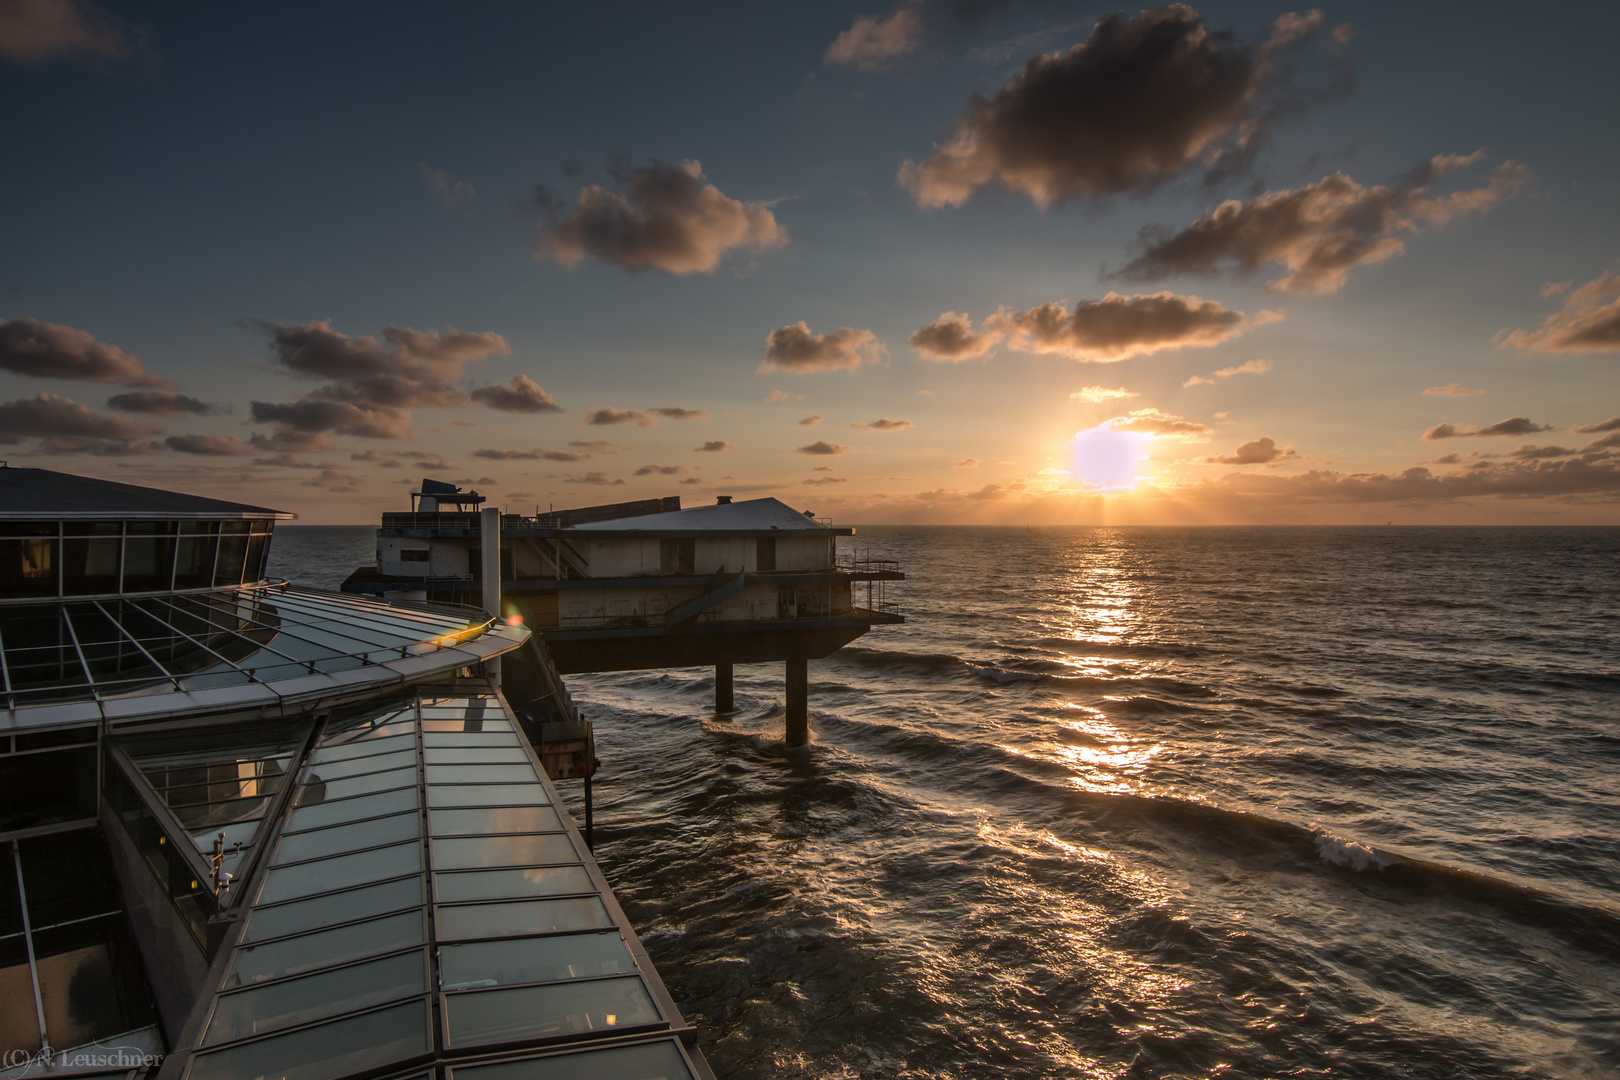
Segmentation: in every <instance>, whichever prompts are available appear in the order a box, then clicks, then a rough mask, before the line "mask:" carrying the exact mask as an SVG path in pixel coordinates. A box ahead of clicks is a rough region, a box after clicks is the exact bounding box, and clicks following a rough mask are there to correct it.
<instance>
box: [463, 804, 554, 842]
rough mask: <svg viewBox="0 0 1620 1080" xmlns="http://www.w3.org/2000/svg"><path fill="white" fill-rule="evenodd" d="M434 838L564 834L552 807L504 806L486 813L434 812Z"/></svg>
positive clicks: (481, 811) (486, 810) (469, 811)
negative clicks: (500, 834) (539, 833)
mask: <svg viewBox="0 0 1620 1080" xmlns="http://www.w3.org/2000/svg"><path fill="white" fill-rule="evenodd" d="M431 823H432V826H433V835H434V836H472V835H482V834H484V833H538V832H561V831H562V827H563V826H562V819H560V818H559V817H558V816H557V811H555V810H553V809H551V807H549V806H502V807H497V808H491V809H485V810H435V811H433V817H432V822H431Z"/></svg>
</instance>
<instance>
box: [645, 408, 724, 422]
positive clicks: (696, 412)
mask: <svg viewBox="0 0 1620 1080" xmlns="http://www.w3.org/2000/svg"><path fill="white" fill-rule="evenodd" d="M647 411H648V412H650V413H657V414H658V415H659V416H662V417H663V418H664V419H666V420H713V419H714V413H712V412H710V411H709V410H708V409H683V408H681V407H680V406H678V405H665V406H663V407H661V408H657V409H648V410H647Z"/></svg>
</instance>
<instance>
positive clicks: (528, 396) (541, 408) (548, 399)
mask: <svg viewBox="0 0 1620 1080" xmlns="http://www.w3.org/2000/svg"><path fill="white" fill-rule="evenodd" d="M467 396H468V397H470V398H472V399H473V400H474V401H476V402H478V403H479V404H480V405H487V406H489V407H490V408H491V409H495V410H497V411H499V412H512V413H542V412H562V408H561V407H560V406H558V404H557V402H556V400H555V399H553V398H552V396H551V395H550V394H548V393H546V392H545V390H544V389H543V388H542V387H541V386H540V384H539V383H537V382H535V381H534V380H533V379H531V378H529V377H528V376H527V375H514V376H512V378H511V379H510V380H509V381H508V382H506V383H505V384H503V385H500V386H480V387H478V388H477V389H476V390H474V391H473V392H472V393H470V394H468V395H467Z"/></svg>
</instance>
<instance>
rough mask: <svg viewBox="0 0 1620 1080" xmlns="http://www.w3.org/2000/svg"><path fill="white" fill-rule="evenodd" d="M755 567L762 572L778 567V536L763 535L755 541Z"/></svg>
mask: <svg viewBox="0 0 1620 1080" xmlns="http://www.w3.org/2000/svg"><path fill="white" fill-rule="evenodd" d="M754 569H755V570H758V571H760V572H761V573H764V572H767V571H771V570H775V569H776V537H774V536H762V537H760V538H759V539H758V540H757V541H755V553H754Z"/></svg>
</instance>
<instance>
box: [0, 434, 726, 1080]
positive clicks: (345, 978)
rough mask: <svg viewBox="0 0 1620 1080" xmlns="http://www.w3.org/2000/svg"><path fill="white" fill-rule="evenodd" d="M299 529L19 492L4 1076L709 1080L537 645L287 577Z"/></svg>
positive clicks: (7, 510)
mask: <svg viewBox="0 0 1620 1080" xmlns="http://www.w3.org/2000/svg"><path fill="white" fill-rule="evenodd" d="M291 516H292V515H290V514H286V513H282V512H279V511H276V510H272V509H269V508H265V507H259V506H250V505H246V504H241V503H233V502H225V501H221V500H215V499H204V498H199V497H196V496H190V495H184V494H180V493H174V492H166V491H159V490H155V489H151V488H145V487H139V486H136V485H129V484H119V483H112V482H108V481H101V480H94V479H90V478H86V477H77V476H70V475H67V474H63V473H57V472H51V471H47V470H42V469H16V468H5V467H4V466H3V465H0V1076H38V1075H43V1074H50V1075H58V1076H82V1077H91V1076H95V1077H103V1076H105V1077H109V1078H111V1077H121V1078H123V1080H238V1078H240V1080H254V1078H263V1077H283V1078H289V1080H348V1078H352V1080H425V1078H428V1077H433V1078H438V1080H515V1078H517V1077H522V1078H524V1080H546V1078H558V1077H579V1076H591V1077H597V1076H602V1077H622V1078H626V1080H651V1078H652V1077H667V1078H672V1080H674V1078H691V1080H704V1078H707V1077H710V1076H711V1073H710V1071H709V1069H708V1067H707V1065H706V1064H705V1063H704V1061H703V1059H702V1056H701V1055H700V1054H699V1053H698V1052H697V1050H696V1047H695V1033H694V1032H693V1031H692V1029H691V1028H690V1027H689V1026H688V1025H687V1024H686V1023H685V1022H684V1020H683V1019H682V1018H681V1015H680V1012H679V1010H678V1009H677V1007H676V1006H675V1004H674V1002H673V1001H672V1000H671V999H670V996H669V994H668V992H667V991H666V990H665V988H664V986H663V984H662V982H661V980H660V979H659V978H658V974H657V972H656V971H655V970H654V969H653V967H652V965H651V964H650V963H649V962H648V959H647V956H646V953H645V951H644V950H643V949H642V947H641V945H640V943H639V941H638V940H637V939H636V935H635V933H634V931H633V929H632V928H631V926H630V924H629V923H628V921H627V920H626V919H625V916H624V913H623V911H622V910H620V908H619V906H618V904H617V903H616V902H615V900H614V898H613V895H612V892H611V891H610V889H609V888H608V885H607V883H606V881H605V879H604V878H603V876H602V873H601V871H600V869H599V868H598V867H597V865H596V863H595V861H594V859H592V857H591V854H590V851H589V849H588V846H587V845H586V843H585V842H584V839H583V838H582V837H581V835H580V832H579V830H578V829H577V828H576V827H575V825H574V823H573V821H572V820H571V819H570V817H569V815H568V814H567V813H566V812H564V811H563V810H562V809H561V804H560V801H559V799H558V797H557V793H556V789H555V787H554V786H553V784H552V782H551V780H550V778H549V777H548V776H547V773H546V770H545V768H544V767H543V761H542V758H541V756H540V755H539V753H537V751H536V748H535V747H534V746H533V745H532V743H531V741H530V739H529V737H528V734H527V732H528V728H526V726H525V725H524V723H523V722H522V720H521V718H520V717H518V716H517V715H516V714H515V713H514V711H513V710H512V709H511V707H510V706H509V704H508V702H507V699H506V698H505V696H504V695H503V694H502V691H501V688H500V684H499V681H498V679H497V678H495V677H494V673H495V671H496V670H497V669H498V668H497V666H498V664H499V663H500V658H501V657H502V656H503V655H509V654H511V653H512V652H513V651H514V650H516V649H520V648H522V647H524V646H525V645H526V643H527V642H528V641H529V640H530V631H529V630H528V629H527V628H525V627H522V626H518V625H512V624H510V623H509V622H508V621H506V620H504V619H498V618H496V617H495V615H494V614H493V613H491V612H490V611H488V610H485V609H481V608H478V607H469V606H463V605H455V604H449V603H442V602H410V601H403V600H397V599H393V600H391V599H385V598H379V597H364V596H356V595H353V594H344V593H335V592H327V591H322V590H317V589H309V588H302V587H299V586H295V585H290V584H288V583H286V582H283V581H272V580H269V579H267V578H266V577H265V575H264V566H265V560H266V558H267V556H268V554H269V550H270V546H271V544H272V542H273V539H274V530H275V526H276V523H277V522H278V521H284V520H286V519H288V518H290V517H291ZM558 689H559V690H561V686H560V683H559V684H558ZM561 692H562V693H564V694H565V693H566V691H561Z"/></svg>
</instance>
